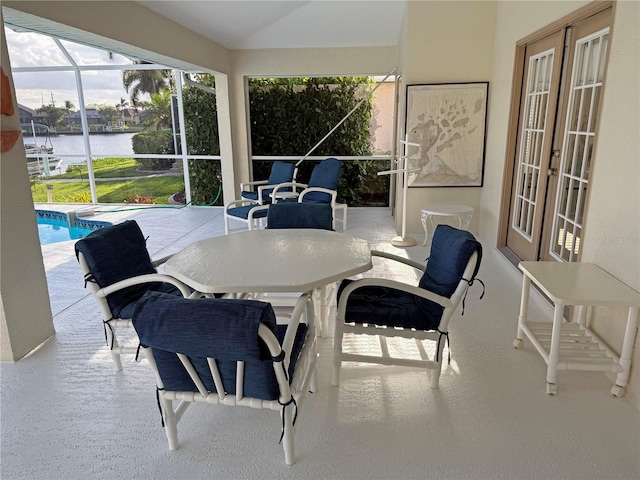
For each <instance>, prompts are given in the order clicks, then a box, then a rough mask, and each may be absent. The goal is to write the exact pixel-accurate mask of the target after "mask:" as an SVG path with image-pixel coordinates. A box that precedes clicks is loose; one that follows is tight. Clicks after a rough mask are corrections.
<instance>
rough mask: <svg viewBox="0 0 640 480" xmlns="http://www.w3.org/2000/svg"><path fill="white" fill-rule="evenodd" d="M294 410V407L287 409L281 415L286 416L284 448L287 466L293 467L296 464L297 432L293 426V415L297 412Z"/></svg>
mask: <svg viewBox="0 0 640 480" xmlns="http://www.w3.org/2000/svg"><path fill="white" fill-rule="evenodd" d="M294 408H295V407H294ZM294 408H292V406H289V407H285V408H284V409H283V411H282V413H281V415H284V422H283V425H284V436H283V438H282V448H283V450H284V461H285V463H286V464H287V465H293V464H294V463H295V452H294V435H295V432H294V426H293V414H294V411H295V409H294Z"/></svg>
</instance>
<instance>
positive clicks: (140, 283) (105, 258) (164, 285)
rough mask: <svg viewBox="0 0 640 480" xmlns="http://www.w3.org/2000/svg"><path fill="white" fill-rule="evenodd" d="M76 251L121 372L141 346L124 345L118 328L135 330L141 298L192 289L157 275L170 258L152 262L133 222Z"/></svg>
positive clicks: (99, 234)
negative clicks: (135, 314) (150, 293)
mask: <svg viewBox="0 0 640 480" xmlns="http://www.w3.org/2000/svg"><path fill="white" fill-rule="evenodd" d="M75 252H76V257H77V258H78V262H79V263H80V268H81V269H82V273H83V275H84V280H85V286H86V285H89V286H90V288H91V292H92V294H93V296H94V298H95V299H96V301H97V302H98V304H99V305H100V307H101V309H102V315H103V322H104V329H105V336H106V339H107V345H108V346H109V348H110V350H111V356H112V358H113V362H114V363H115V366H116V370H117V371H120V370H122V361H121V358H120V355H122V354H129V353H130V354H137V347H135V346H130V347H126V346H120V344H119V343H118V338H117V336H116V329H118V328H130V327H131V320H130V319H131V314H132V313H133V309H134V307H135V304H136V302H137V301H138V300H139V299H140V297H142V295H144V294H145V293H146V292H147V291H150V290H155V291H161V292H165V293H170V294H172V295H177V296H188V295H189V294H190V290H189V288H188V287H187V286H186V285H184V284H183V283H182V282H180V281H178V280H176V279H175V278H173V277H170V276H168V275H163V274H159V273H158V272H157V270H156V268H157V267H158V266H159V265H161V264H162V263H164V262H166V261H167V260H168V259H169V257H165V258H162V259H160V260H158V261H155V262H153V261H151V258H150V257H149V252H148V251H147V246H146V241H145V238H144V236H143V235H142V231H141V230H140V227H139V226H138V224H137V223H136V222H135V221H133V220H127V221H125V222H123V223H121V224H119V225H113V226H110V227H105V228H101V229H99V230H96V231H95V232H92V233H90V234H89V235H87V236H86V237H85V238H83V239H81V240H78V241H77V242H76V244H75Z"/></svg>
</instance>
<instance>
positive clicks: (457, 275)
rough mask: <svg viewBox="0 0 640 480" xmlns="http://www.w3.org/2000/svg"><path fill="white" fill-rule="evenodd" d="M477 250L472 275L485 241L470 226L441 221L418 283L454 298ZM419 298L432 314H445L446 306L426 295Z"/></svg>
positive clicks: (421, 303)
mask: <svg viewBox="0 0 640 480" xmlns="http://www.w3.org/2000/svg"><path fill="white" fill-rule="evenodd" d="M474 252H478V256H479V258H478V262H477V265H476V271H475V272H473V275H472V277H474V276H475V274H476V273H477V270H478V268H479V266H480V259H481V257H482V245H481V244H480V242H478V241H477V240H476V239H475V237H474V236H473V235H472V234H471V233H469V232H467V231H466V230H459V229H457V228H453V227H451V226H449V225H438V227H437V228H436V231H435V233H434V235H433V240H432V241H431V253H430V254H429V261H428V262H427V268H426V270H425V272H424V274H423V275H422V278H421V279H420V283H419V284H418V286H419V287H421V288H424V289H426V290H430V291H432V292H434V293H437V294H438V295H442V296H443V297H447V298H450V297H451V295H453V292H455V290H456V288H458V284H459V283H460V280H461V278H462V274H463V273H464V269H465V268H466V266H467V263H469V258H471V255H473V253H474ZM471 279H472V278H468V279H467V280H471ZM416 302H417V303H418V305H419V306H420V308H421V309H423V310H425V311H427V312H428V313H429V314H430V315H431V316H438V318H439V317H441V316H442V310H443V308H442V306H440V305H438V304H436V303H434V302H431V301H430V300H425V299H422V298H416Z"/></svg>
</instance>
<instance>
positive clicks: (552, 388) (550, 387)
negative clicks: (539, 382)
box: [547, 383, 558, 395]
mask: <svg viewBox="0 0 640 480" xmlns="http://www.w3.org/2000/svg"><path fill="white" fill-rule="evenodd" d="M547 393H548V394H549V395H555V394H556V393H558V386H557V385H556V384H555V383H547Z"/></svg>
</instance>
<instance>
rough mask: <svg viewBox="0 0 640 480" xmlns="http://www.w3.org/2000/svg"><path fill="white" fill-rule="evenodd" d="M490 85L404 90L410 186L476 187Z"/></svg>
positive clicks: (480, 175)
mask: <svg viewBox="0 0 640 480" xmlns="http://www.w3.org/2000/svg"><path fill="white" fill-rule="evenodd" d="M488 90H489V82H479V83H439V84H430V85H407V103H406V119H405V132H406V138H407V140H408V143H409V144H417V145H407V146H405V155H406V157H407V160H406V166H407V168H408V169H409V173H408V177H407V184H408V186H409V187H481V186H482V181H483V176H484V153H485V132H486V122H487V96H488Z"/></svg>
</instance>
